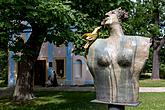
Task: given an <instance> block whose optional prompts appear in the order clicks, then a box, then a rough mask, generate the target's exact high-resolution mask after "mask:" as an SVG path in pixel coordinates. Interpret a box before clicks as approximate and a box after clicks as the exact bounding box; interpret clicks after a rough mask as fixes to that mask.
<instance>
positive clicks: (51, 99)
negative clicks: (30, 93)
mask: <svg viewBox="0 0 165 110" xmlns="http://www.w3.org/2000/svg"><path fill="white" fill-rule="evenodd" d="M35 95H36V96H37V97H38V98H37V99H35V100H32V101H27V102H22V103H21V102H19V103H18V102H13V101H12V100H10V99H5V98H3V99H0V110H107V106H106V105H100V104H95V103H91V102H90V101H91V100H93V99H95V93H94V92H58V91H47V92H36V93H35ZM139 100H140V102H141V104H140V105H139V106H138V107H126V110H164V108H165V104H164V102H165V93H140V99H139Z"/></svg>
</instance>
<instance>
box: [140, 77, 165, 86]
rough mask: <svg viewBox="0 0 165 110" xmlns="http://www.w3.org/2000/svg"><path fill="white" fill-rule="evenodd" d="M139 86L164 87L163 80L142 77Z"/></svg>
mask: <svg viewBox="0 0 165 110" xmlns="http://www.w3.org/2000/svg"><path fill="white" fill-rule="evenodd" d="M140 87H165V80H164V79H161V80H151V79H144V80H140Z"/></svg>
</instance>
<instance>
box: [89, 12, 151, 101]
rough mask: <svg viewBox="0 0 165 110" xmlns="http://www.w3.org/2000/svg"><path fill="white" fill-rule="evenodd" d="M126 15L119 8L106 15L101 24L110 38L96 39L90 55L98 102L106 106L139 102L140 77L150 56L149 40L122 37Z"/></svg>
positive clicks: (90, 49) (90, 67)
mask: <svg viewBox="0 0 165 110" xmlns="http://www.w3.org/2000/svg"><path fill="white" fill-rule="evenodd" d="M123 14H125V12H124V11H122V10H120V9H116V10H114V11H110V12H108V13H107V14H106V15H108V17H107V18H105V19H104V20H103V22H102V24H103V25H106V26H108V29H109V31H110V37H109V38H107V39H97V40H96V41H95V42H94V43H93V44H92V45H91V46H90V48H89V51H88V55H87V63H88V66H89V69H90V72H91V74H92V75H93V77H94V81H95V87H96V100H98V101H102V102H105V103H118V104H121V103H122V104H132V103H137V100H138V92H139V82H138V81H139V74H140V72H141V70H142V68H143V66H144V64H145V61H146V59H147V57H148V53H149V47H150V39H149V38H145V37H140V36H126V35H124V34H123V31H122V27H121V25H120V22H119V20H118V18H120V17H121V16H122V15H123ZM119 15H120V16H119Z"/></svg>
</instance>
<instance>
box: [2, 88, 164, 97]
mask: <svg viewBox="0 0 165 110" xmlns="http://www.w3.org/2000/svg"><path fill="white" fill-rule="evenodd" d="M13 90H14V88H8V87H3V88H0V97H3V96H11V95H12V94H13ZM34 91H86V92H88V91H91V92H94V91H95V88H94V87H92V86H90V87H79V86H59V87H37V86H36V87H34ZM139 92H165V87H140V88H139Z"/></svg>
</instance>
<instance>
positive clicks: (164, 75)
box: [159, 64, 165, 79]
mask: <svg viewBox="0 0 165 110" xmlns="http://www.w3.org/2000/svg"><path fill="white" fill-rule="evenodd" d="M159 74H160V78H162V79H165V64H161V65H160V72H159Z"/></svg>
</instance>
